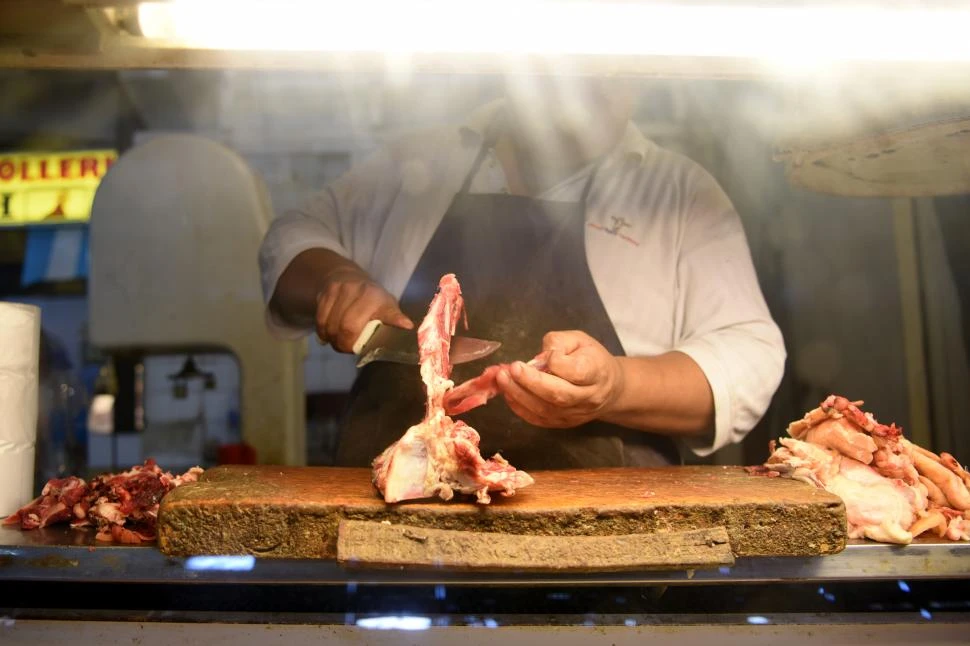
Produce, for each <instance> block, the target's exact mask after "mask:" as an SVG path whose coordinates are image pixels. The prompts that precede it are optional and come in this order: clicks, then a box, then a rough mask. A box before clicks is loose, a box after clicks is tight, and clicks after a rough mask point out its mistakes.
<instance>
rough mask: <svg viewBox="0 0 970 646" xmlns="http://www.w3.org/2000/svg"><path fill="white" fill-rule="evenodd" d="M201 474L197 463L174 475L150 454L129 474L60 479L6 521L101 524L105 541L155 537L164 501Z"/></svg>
mask: <svg viewBox="0 0 970 646" xmlns="http://www.w3.org/2000/svg"><path fill="white" fill-rule="evenodd" d="M201 474H202V469H201V468H199V467H192V468H191V469H189V470H188V471H187V472H185V473H184V474H182V475H180V476H176V475H172V474H171V473H169V472H167V471H162V469H161V468H159V466H158V465H157V464H155V461H154V460H150V459H149V460H145V463H144V464H143V465H140V466H135V467H132V468H131V469H129V470H128V471H125V472H123V473H116V474H105V475H100V476H98V477H96V478H94V479H93V480H91V482H88V483H86V482H85V481H84V480H82V479H81V478H78V477H75V476H71V477H68V478H60V479H54V480H51V481H49V482H48V483H47V484H46V485H45V486H44V489H43V490H42V491H41V494H40V496H38V497H37V498H36V499H35V500H33V501H32V502H30V503H29V504H27V505H25V506H24V507H23V508H22V509H20V510H19V511H17V512H16V513H14V514H12V515H10V516H9V517H7V518H6V520H4V521H3V524H4V525H18V524H19V525H20V527H21V529H37V528H40V527H47V526H48V525H53V524H55V523H59V522H67V521H70V522H71V527H75V528H77V527H88V526H95V527H97V529H98V533H97V539H98V540H99V541H108V542H111V541H114V542H119V543H140V542H142V541H151V540H154V539H155V523H156V520H157V518H158V503H159V502H161V500H162V498H163V497H164V496H165V494H167V493H168V492H169V491H171V490H172V489H175V488H176V487H178V486H180V485H182V484H185V483H186V482H194V481H196V480H198V478H199V475H201Z"/></svg>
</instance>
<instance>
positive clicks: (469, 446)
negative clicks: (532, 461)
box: [373, 274, 533, 504]
mask: <svg viewBox="0 0 970 646" xmlns="http://www.w3.org/2000/svg"><path fill="white" fill-rule="evenodd" d="M462 311H463V301H462V297H461V288H460V287H459V285H458V281H457V280H456V279H455V276H454V274H447V275H445V276H444V277H442V279H441V281H440V283H439V286H438V293H437V294H435V297H434V298H433V299H432V301H431V306H430V308H429V309H428V314H427V316H425V318H424V320H423V321H422V322H421V325H420V326H419V327H418V354H419V357H420V360H421V379H422V381H423V382H424V385H425V389H426V391H427V402H426V412H425V417H424V419H423V420H422V421H421V422H419V423H418V424H415V425H414V426H412V427H411V428H409V429H408V430H407V431H406V432H405V433H404V436H403V437H402V438H401V439H400V440H398V441H397V442H395V443H393V444H391V445H390V446H389V447H387V448H386V449H384V451H382V452H381V454H380V455H379V456H377V457H376V458H375V459H374V462H373V482H374V485H375V486H376V487H377V488H378V490H379V491H380V492H381V494H382V495H383V496H384V500H385V502H389V503H393V502H402V501H405V500H416V499H420V498H431V497H433V496H438V497H439V498H441V499H442V500H450V499H451V498H452V496H454V494H455V492H459V493H467V494H475V497H476V499H477V500H478V502H480V503H483V504H487V503H489V502H490V501H491V496H490V495H489V492H491V491H498V492H500V493H501V494H502V495H505V496H511V495H513V494H514V493H515V491H516V489H520V488H522V487H527V486H528V485H530V484H532V483H533V479H532V477H531V476H530V475H529V474H528V473H526V472H524V471H518V470H517V469H515V467H513V466H511V465H510V464H509V463H508V462H507V461H506V460H505V459H504V458H502V456H500V455H498V454H496V455H494V456H493V457H492V458H491V459H489V460H486V459H484V458H483V457H482V455H481V453H480V451H479V441H480V437H479V435H478V432H477V431H475V429H473V428H472V427H470V426H468V425H467V424H465V423H464V422H461V421H457V422H456V421H455V420H453V419H451V418H450V417H448V416H447V415H446V414H445V410H444V402H445V394H446V393H447V392H448V390H449V389H450V388H451V386H452V385H453V384H452V382H451V380H450V376H451V364H450V362H449V358H448V357H449V351H450V349H451V338H452V336H454V334H455V329H456V327H457V325H458V320H459V319H460V318H461V315H462Z"/></svg>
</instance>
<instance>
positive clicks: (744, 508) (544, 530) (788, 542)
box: [158, 501, 848, 559]
mask: <svg viewBox="0 0 970 646" xmlns="http://www.w3.org/2000/svg"><path fill="white" fill-rule="evenodd" d="M795 507H798V506H795ZM665 511H667V512H668V513H669V515H668V516H667V517H664V516H665V515H664V514H658V513H656V512H657V510H655V509H641V510H637V511H631V510H622V511H621V510H601V509H578V510H575V511H573V512H569V513H558V514H552V515H546V516H543V517H542V518H541V519H536V518H529V517H528V516H527V515H521V516H519V515H516V516H506V515H503V516H499V515H493V514H480V515H476V516H474V517H461V516H458V517H449V516H447V515H442V514H440V513H434V512H433V511H431V510H430V509H424V508H422V507H420V506H412V507H408V508H401V509H399V508H390V507H389V508H387V509H383V510H373V511H361V510H353V511H351V510H347V509H344V508H343V507H341V506H340V505H334V506H333V507H329V508H314V509H306V508H302V507H299V506H294V507H290V508H277V509H268V508H266V507H263V506H260V505H246V504H239V503H225V504H213V505H210V506H208V507H203V508H200V507H198V506H195V507H190V506H186V505H179V504H168V505H166V504H164V503H163V505H162V507H161V509H160V512H159V524H158V528H159V533H158V545H159V549H160V550H161V551H162V553H164V554H166V555H169V556H194V555H199V554H253V555H256V556H259V557H263V558H323V559H333V558H336V556H337V533H338V526H339V523H340V522H341V521H342V520H362V521H388V522H392V523H396V524H406V525H411V526H414V527H421V528H433V529H451V530H460V531H479V532H486V533H493V534H497V535H500V534H531V535H537V536H549V535H553V534H551V532H550V531H549V530H548V528H549V526H555V527H556V530H557V533H556V534H555V535H559V536H611V535H622V534H653V533H662V532H675V531H690V530H697V529H708V528H710V527H725V528H726V530H727V533H728V536H729V538H730V542H731V547H732V551H733V553H734V555H735V556H737V557H742V556H821V555H825V554H836V553H838V552H841V551H843V550H844V549H845V546H846V541H847V538H848V536H847V534H848V528H847V524H846V516H845V506H844V504H843V503H842V502H841V501H839V502H838V503H830V504H827V505H824V506H816V507H814V508H813V509H812V513H810V514H804V513H803V512H804V510H799V509H797V508H794V507H792V506H787V505H778V506H777V507H775V508H773V509H771V510H770V513H766V511H765V510H763V509H762V510H758V509H755V508H753V507H752V506H748V505H738V506H730V507H723V506H720V507H718V506H713V505H712V506H711V507H709V508H703V509H699V508H693V509H691V510H690V512H688V511H687V510H685V509H678V508H677V506H671V507H670V508H669V509H667V510H665ZM759 512H760V513H759ZM540 520H541V523H540V522H539V521H540ZM816 538H820V539H821V540H823V541H824V542H822V543H818V542H816V541H815V539H816Z"/></svg>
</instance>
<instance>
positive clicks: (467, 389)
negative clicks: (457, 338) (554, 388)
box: [444, 352, 549, 415]
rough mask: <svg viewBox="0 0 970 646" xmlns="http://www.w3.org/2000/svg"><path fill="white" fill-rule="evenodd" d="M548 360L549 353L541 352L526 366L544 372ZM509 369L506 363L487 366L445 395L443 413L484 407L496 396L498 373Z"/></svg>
mask: <svg viewBox="0 0 970 646" xmlns="http://www.w3.org/2000/svg"><path fill="white" fill-rule="evenodd" d="M548 358H549V353H548V352H542V353H540V354H538V355H536V357H535V358H534V359H532V360H531V361H529V363H528V365H530V366H532V367H533V368H536V369H537V370H545V369H546V367H547V366H546V361H547V360H548ZM510 367H511V364H508V363H497V364H495V365H494V366H489V367H488V368H485V370H484V371H482V374H480V375H478V376H477V377H474V378H472V379H469V380H468V381H466V382H464V383H463V384H461V385H460V386H455V387H454V388H452V389H451V390H449V391H448V392H447V393H445V399H444V406H445V413H447V414H448V415H461V414H462V413H467V412H468V411H470V410H472V409H473V408H478V407H479V406H483V405H485V404H486V403H487V402H488V400H490V399H491V398H493V397H495V396H496V395H497V394H498V375H499V373H500V372H502V371H508V370H509V368H510Z"/></svg>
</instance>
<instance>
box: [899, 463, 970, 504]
mask: <svg viewBox="0 0 970 646" xmlns="http://www.w3.org/2000/svg"><path fill="white" fill-rule="evenodd" d="M913 461H914V462H915V463H916V469H917V470H918V471H919V472H920V473H921V474H922V475H924V476H926V477H927V478H929V479H930V480H932V481H933V483H934V484H935V485H936V486H937V487H939V488H940V491H942V492H943V495H945V496H946V499H947V501H948V502H949V505H948V506H949V507H953V508H954V509H959V510H961V511H964V510H967V509H970V491H968V490H967V487H966V485H964V484H963V480H961V479H960V478H959V477H958V476H957V475H956V474H955V473H953V472H952V471H950V470H949V469H947V468H946V467H945V466H943V465H942V464H940V463H939V462H936V461H935V460H932V459H930V458H928V457H926V456H925V455H923V454H922V453H920V452H919V451H914V452H913Z"/></svg>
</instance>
